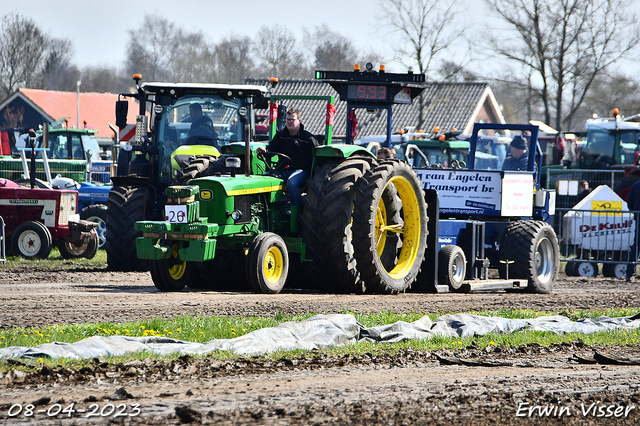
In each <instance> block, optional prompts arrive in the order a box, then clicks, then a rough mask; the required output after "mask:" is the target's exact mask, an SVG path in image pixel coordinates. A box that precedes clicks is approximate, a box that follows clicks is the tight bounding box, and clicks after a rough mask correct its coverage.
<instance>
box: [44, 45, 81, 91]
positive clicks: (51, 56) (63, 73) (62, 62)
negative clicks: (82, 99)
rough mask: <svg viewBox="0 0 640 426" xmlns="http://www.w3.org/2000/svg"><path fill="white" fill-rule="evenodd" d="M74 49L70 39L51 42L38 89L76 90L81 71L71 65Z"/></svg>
mask: <svg viewBox="0 0 640 426" xmlns="http://www.w3.org/2000/svg"><path fill="white" fill-rule="evenodd" d="M72 53H73V48H72V45H71V41H70V40H68V39H59V38H54V39H51V40H50V41H49V51H48V55H47V57H46V61H45V66H44V69H43V71H42V76H41V77H40V82H39V84H38V88H41V89H45V90H63V91H74V90H76V87H77V86H76V82H77V81H78V79H79V78H80V71H79V70H78V68H77V67H76V66H75V65H73V64H72V63H71V55H72Z"/></svg>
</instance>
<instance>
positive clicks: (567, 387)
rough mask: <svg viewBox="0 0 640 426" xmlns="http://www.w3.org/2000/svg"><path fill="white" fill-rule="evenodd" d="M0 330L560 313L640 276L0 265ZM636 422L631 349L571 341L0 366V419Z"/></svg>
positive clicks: (635, 302) (639, 413)
mask: <svg viewBox="0 0 640 426" xmlns="http://www.w3.org/2000/svg"><path fill="white" fill-rule="evenodd" d="M0 288H2V293H1V295H0V301H1V307H0V329H9V328H13V327H28V326H36V327H42V326H44V325H49V324H65V323H67V324H68V323H83V322H98V321H110V322H128V321H134V320H138V319H143V318H147V319H148V318H151V317H158V316H161V317H174V316H178V315H187V314H188V315H233V316H243V315H247V316H248V315H262V316H275V315H276V313H277V312H282V313H285V314H300V313H305V312H319V313H336V312H348V311H351V312H362V313H375V312H380V311H381V310H390V311H393V312H395V313H406V312H419V313H431V312H464V311H469V310H491V309H499V308H503V307H508V308H528V309H536V310H545V311H551V312H561V311H563V310H571V309H592V308H623V307H633V308H638V307H640V291H639V290H640V280H638V281H633V282H631V283H626V282H624V281H622V280H616V279H605V278H598V279H585V278H567V277H564V276H561V278H560V280H559V282H558V285H557V287H556V290H555V291H554V292H553V293H552V294H549V295H532V294H519V293H504V292H500V293H480V294H414V293H407V294H401V295H397V296H386V295H384V296H383V295H377V296H359V295H328V294H321V293H317V292H314V291H313V290H308V289H307V290H304V289H293V290H289V291H287V292H286V293H284V294H279V295H275V296H268V295H254V294H250V293H247V292H238V291H235V292H234V291H202V290H187V291H184V292H181V293H159V292H158V291H156V289H155V287H154V286H153V283H152V281H151V279H150V277H149V275H148V273H114V272H105V271H102V270H98V269H96V270H75V271H68V270H31V271H26V270H8V269H2V270H0ZM639 422H640V347H638V346H633V347H594V346H588V345H585V344H583V343H582V342H581V341H576V342H572V343H571V344H564V345H558V346H553V347H550V348H542V347H538V346H536V345H526V346H522V347H514V348H493V349H492V350H491V349H489V350H487V349H479V348H476V347H473V346H470V347H468V348H466V349H463V350H461V351H456V352H450V351H446V350H439V351H434V352H429V351H414V350H404V351H402V352H400V353H397V354H393V355H377V356H374V355H362V356H358V357H352V356H327V355H324V354H323V353H322V352H320V351H315V352H313V353H309V354H308V355H305V356H303V357H302V358H299V359H295V360H293V361H292V360H277V361H272V360H268V359H262V358H253V359H241V360H236V361H216V360H214V359H206V358H205V359H194V358H192V357H187V356H186V357H182V358H181V359H179V360H177V361H175V362H172V363H159V362H156V361H153V360H145V361H132V362H129V363H126V364H114V363H108V362H105V360H102V359H96V360H94V361H93V362H92V364H91V366H89V367H86V368H83V369H80V370H74V369H68V368H56V369H54V370H51V369H48V368H46V367H45V368H43V369H41V370H39V371H37V372H35V373H30V374H23V373H20V372H19V371H18V370H13V371H10V372H8V373H4V374H2V375H1V376H0V424H38V425H40V424H65V425H67V424H112V423H113V424H181V423H192V424H221V425H240V424H241V425H245V424H246V425H288V424H297V425H324V424H336V425H347V424H356V425H422V424H434V425H437V424H443V425H444V424H460V425H462V424H464V425H471V424H474V425H486V424H516V423H518V424H557V423H560V424H633V425H636V424H638V423H639Z"/></svg>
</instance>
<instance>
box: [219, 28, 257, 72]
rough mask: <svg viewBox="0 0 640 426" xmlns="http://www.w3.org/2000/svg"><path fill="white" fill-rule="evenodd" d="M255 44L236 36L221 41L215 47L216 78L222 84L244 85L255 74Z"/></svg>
mask: <svg viewBox="0 0 640 426" xmlns="http://www.w3.org/2000/svg"><path fill="white" fill-rule="evenodd" d="M252 54H253V42H252V41H251V39H250V38H249V37H237V36H234V35H231V36H229V37H228V38H225V39H223V40H222V41H220V42H219V43H218V44H217V45H216V47H215V55H216V76H217V80H218V81H219V82H220V83H243V82H244V79H245V78H247V77H252V76H253V75H254V72H255V63H254V60H253V57H252Z"/></svg>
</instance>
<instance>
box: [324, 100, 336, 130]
mask: <svg viewBox="0 0 640 426" xmlns="http://www.w3.org/2000/svg"><path fill="white" fill-rule="evenodd" d="M335 117H336V106H335V105H333V104H330V103H328V102H327V120H326V123H327V125H333V121H334V119H335Z"/></svg>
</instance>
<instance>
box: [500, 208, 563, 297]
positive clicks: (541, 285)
mask: <svg viewBox="0 0 640 426" xmlns="http://www.w3.org/2000/svg"><path fill="white" fill-rule="evenodd" d="M559 256H560V254H559V249H558V238H557V237H556V233H555V231H554V230H553V228H552V227H551V226H550V225H549V224H548V223H545V222H542V221H539V220H520V221H517V222H514V223H513V224H511V225H509V227H508V228H507V229H506V230H505V231H504V233H503V234H502V238H501V239H500V260H501V262H500V265H499V272H500V277H501V278H509V279H511V278H520V279H527V280H528V281H529V283H528V287H527V289H528V290H529V291H531V292H533V293H550V292H551V291H552V290H553V287H554V285H555V282H556V278H557V276H558V270H559V268H560V257H559ZM507 265H508V276H507Z"/></svg>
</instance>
